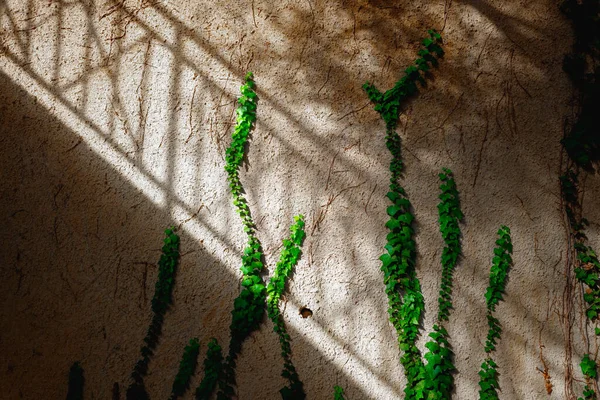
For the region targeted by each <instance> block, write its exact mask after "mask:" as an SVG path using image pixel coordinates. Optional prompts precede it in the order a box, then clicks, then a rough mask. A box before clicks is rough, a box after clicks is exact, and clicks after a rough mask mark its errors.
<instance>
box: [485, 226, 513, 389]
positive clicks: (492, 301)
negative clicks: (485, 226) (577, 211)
mask: <svg viewBox="0 0 600 400" xmlns="http://www.w3.org/2000/svg"><path fill="white" fill-rule="evenodd" d="M496 245H497V247H496V248H495V249H494V257H493V259H492V267H491V270H490V282H489V286H488V288H487V290H486V292H485V300H486V306H487V321H488V328H489V329H488V334H487V339H486V342H485V352H486V354H487V357H486V359H485V361H484V362H483V364H481V370H480V371H479V377H480V379H479V387H480V388H481V390H480V391H479V398H480V399H481V400H497V399H498V392H497V391H498V389H499V385H498V371H497V370H496V368H497V367H498V365H497V364H496V363H495V362H494V360H493V359H492V357H491V353H492V352H494V351H495V350H496V344H497V341H498V340H500V334H501V333H502V328H501V327H500V321H499V320H498V319H497V318H496V317H494V315H493V314H494V312H495V311H496V305H497V304H498V303H499V302H500V300H502V294H503V293H504V289H505V287H506V280H507V278H508V270H509V268H510V266H511V264H512V257H511V254H512V250H513V246H512V242H511V239H510V229H509V228H508V227H507V226H502V227H500V229H499V230H498V240H496Z"/></svg>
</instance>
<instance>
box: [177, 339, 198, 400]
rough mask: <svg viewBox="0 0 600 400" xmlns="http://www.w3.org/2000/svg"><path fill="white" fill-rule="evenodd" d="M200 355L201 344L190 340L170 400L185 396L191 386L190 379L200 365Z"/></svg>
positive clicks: (184, 350) (180, 363)
mask: <svg viewBox="0 0 600 400" xmlns="http://www.w3.org/2000/svg"><path fill="white" fill-rule="evenodd" d="M199 353H200V342H199V341H198V339H196V338H194V339H190V343H189V344H188V345H187V346H185V348H184V349H183V356H182V357H181V361H180V362H179V371H177V375H176V376H175V381H174V382H173V388H172V389H171V397H170V400H175V399H177V398H178V397H179V396H183V394H184V393H185V391H186V390H187V389H188V387H189V385H190V379H191V378H192V376H193V375H194V372H195V371H196V365H197V364H198V354H199Z"/></svg>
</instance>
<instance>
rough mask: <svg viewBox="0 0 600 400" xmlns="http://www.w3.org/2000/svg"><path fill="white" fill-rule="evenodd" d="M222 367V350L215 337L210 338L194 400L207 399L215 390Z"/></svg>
mask: <svg viewBox="0 0 600 400" xmlns="http://www.w3.org/2000/svg"><path fill="white" fill-rule="evenodd" d="M222 369H223V351H222V350H221V346H219V343H218V342H217V339H214V338H213V339H211V340H210V342H208V350H207V351H206V358H205V359H204V378H202V381H201V382H200V385H199V386H198V388H197V389H196V393H195V396H196V400H208V399H210V395H211V394H212V393H213V392H214V391H215V388H216V387H217V382H218V380H219V374H220V373H221V371H222Z"/></svg>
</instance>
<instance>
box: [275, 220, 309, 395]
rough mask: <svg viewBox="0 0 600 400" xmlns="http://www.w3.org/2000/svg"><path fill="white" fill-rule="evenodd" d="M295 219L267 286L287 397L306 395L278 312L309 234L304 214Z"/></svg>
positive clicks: (288, 338) (281, 391)
mask: <svg viewBox="0 0 600 400" xmlns="http://www.w3.org/2000/svg"><path fill="white" fill-rule="evenodd" d="M294 222H295V223H294V224H293V225H292V226H291V227H290V231H291V235H290V238H289V239H285V240H283V250H282V251H281V255H280V257H279V262H278V263H277V266H276V267H275V272H274V273H273V277H272V278H271V280H270V281H269V285H268V286H267V314H268V316H269V318H270V319H271V321H272V322H273V331H274V332H275V333H277V335H278V336H279V344H280V345H281V356H282V357H283V372H282V373H281V376H283V377H284V378H286V379H287V380H288V381H289V386H286V387H284V388H283V389H281V390H280V393H281V397H282V398H283V399H284V400H297V399H304V398H306V395H305V393H304V388H303V386H302V382H301V381H300V378H299V377H298V373H297V372H296V368H295V367H294V364H293V363H292V357H291V356H292V348H291V346H290V335H289V334H288V333H287V330H286V328H285V324H284V322H283V316H282V315H281V312H280V311H279V301H280V299H281V296H282V295H283V292H284V290H285V284H286V281H287V279H288V278H289V277H290V275H291V274H292V271H293V269H294V267H295V266H296V264H297V263H298V259H299V258H300V253H301V249H300V247H301V246H302V242H303V241H304V237H305V236H306V234H305V233H304V217H303V216H302V215H299V216H296V217H294Z"/></svg>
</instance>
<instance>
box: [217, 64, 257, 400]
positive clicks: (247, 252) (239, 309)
mask: <svg viewBox="0 0 600 400" xmlns="http://www.w3.org/2000/svg"><path fill="white" fill-rule="evenodd" d="M240 91H241V93H242V95H241V97H240V98H239V99H238V104H239V107H238V108H237V110H236V114H237V123H236V126H235V130H234V132H233V135H232V141H231V145H230V146H229V148H228V149H227V151H226V156H225V162H226V165H225V171H226V172H227V180H228V181H229V187H230V189H231V194H232V196H233V204H234V206H235V207H236V209H237V212H238V214H239V215H240V217H241V219H242V223H243V225H244V232H246V234H247V235H248V244H247V245H246V248H245V249H244V254H243V256H242V266H241V268H240V269H241V270H242V274H243V277H242V291H241V293H240V295H239V296H238V297H237V298H236V299H235V301H234V303H233V311H232V312H231V315H232V319H231V325H230V327H229V330H230V335H231V337H230V342H229V353H228V355H227V357H226V359H225V363H224V364H223V374H222V379H220V380H219V394H218V398H219V399H229V398H231V397H232V396H233V395H234V389H233V385H234V384H235V361H236V359H237V356H238V354H239V352H240V351H241V349H242V343H243V342H244V340H245V339H246V338H247V337H248V335H250V333H252V332H253V331H254V330H256V329H258V326H259V325H260V322H261V320H262V318H263V314H264V311H265V301H266V291H267V290H266V287H265V284H264V282H263V280H262V278H261V276H260V273H261V272H262V270H263V268H264V265H263V262H262V258H263V253H262V250H261V246H260V242H259V240H258V238H257V237H256V235H255V231H256V228H255V225H254V222H253V221H252V216H251V214H250V208H249V207H248V203H247V201H246V199H245V197H244V195H243V188H242V183H241V181H240V175H239V168H240V166H241V165H242V162H243V160H244V153H245V152H244V149H245V147H246V143H247V141H248V136H249V135H250V130H251V129H252V126H253V124H254V121H256V102H257V98H256V92H254V81H253V80H252V73H251V72H248V73H247V74H246V77H245V83H244V84H243V85H242V87H241V89H240Z"/></svg>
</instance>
